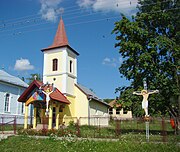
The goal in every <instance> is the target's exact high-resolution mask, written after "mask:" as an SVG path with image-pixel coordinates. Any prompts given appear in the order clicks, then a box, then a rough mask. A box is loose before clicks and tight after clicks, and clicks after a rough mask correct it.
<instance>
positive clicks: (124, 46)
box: [112, 0, 180, 117]
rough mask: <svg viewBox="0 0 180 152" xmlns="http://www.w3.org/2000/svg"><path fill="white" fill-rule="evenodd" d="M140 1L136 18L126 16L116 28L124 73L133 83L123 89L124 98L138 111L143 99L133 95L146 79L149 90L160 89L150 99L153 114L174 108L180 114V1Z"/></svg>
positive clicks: (116, 45) (117, 44) (176, 114)
mask: <svg viewBox="0 0 180 152" xmlns="http://www.w3.org/2000/svg"><path fill="white" fill-rule="evenodd" d="M139 4H140V5H139V12H138V13H137V15H136V16H135V17H132V20H130V19H128V18H127V17H125V16H124V15H122V19H121V20H120V21H117V22H116V23H115V27H114V30H113V31H112V33H114V34H116V40H117V43H116V44H115V47H118V48H119V53H120V55H121V56H122V58H123V59H124V61H123V63H122V64H121V66H120V68H119V71H120V74H121V76H124V77H125V78H126V79H127V80H130V81H131V82H132V83H131V86H130V87H128V88H124V89H122V88H120V89H119V91H120V92H121V93H120V95H121V99H122V101H123V103H124V104H125V106H126V105H128V106H129V107H130V108H131V109H133V112H135V111H136V113H137V110H138V109H139V108H138V106H137V105H136V103H134V102H137V100H138V101H141V100H142V99H141V98H139V99H138V97H132V96H131V93H132V92H133V91H137V90H140V89H141V86H143V84H142V82H143V79H144V78H146V79H147V83H148V89H151V90H154V89H158V90H160V94H159V95H157V94H156V95H151V96H150V98H149V101H150V104H149V105H150V106H149V107H150V108H149V109H150V113H151V114H160V115H165V114H167V112H169V111H170V112H171V114H173V115H174V116H175V117H177V116H178V96H179V95H180V85H179V84H180V39H179V38H180V26H179V25H180V20H179V18H180V13H179V9H178V8H179V6H180V1H176V0H175V1H171V0H170V1H163V2H162V1H161V0H153V1H151V0H143V1H141V0H139ZM122 91H125V92H124V93H123V92H122ZM132 102H133V103H132ZM179 102H180V101H179ZM138 104H139V103H138ZM136 113H135V114H136ZM137 115H139V114H137Z"/></svg>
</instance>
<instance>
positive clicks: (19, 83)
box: [0, 70, 28, 88]
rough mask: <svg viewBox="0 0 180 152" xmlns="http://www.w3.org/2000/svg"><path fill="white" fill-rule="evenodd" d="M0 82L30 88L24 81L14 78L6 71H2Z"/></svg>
mask: <svg viewBox="0 0 180 152" xmlns="http://www.w3.org/2000/svg"><path fill="white" fill-rule="evenodd" d="M0 81H2V82H5V83H10V84H13V85H17V86H21V87H25V88H27V87H28V84H27V83H25V82H24V81H22V80H21V79H20V78H18V77H15V76H12V75H10V74H8V73H7V72H5V71H4V70H0Z"/></svg>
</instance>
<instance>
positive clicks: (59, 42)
mask: <svg viewBox="0 0 180 152" xmlns="http://www.w3.org/2000/svg"><path fill="white" fill-rule="evenodd" d="M61 47H68V48H69V49H70V50H71V51H72V52H73V53H75V54H76V55H79V53H78V52H76V51H75V50H74V49H72V48H71V47H70V46H69V43H68V38H67V36H66V31H65V27H64V22H63V19H62V18H61V19H60V22H59V25H58V28H57V31H56V35H55V37H54V41H53V44H52V45H51V46H49V47H48V48H44V49H42V51H47V50H51V49H55V48H61Z"/></svg>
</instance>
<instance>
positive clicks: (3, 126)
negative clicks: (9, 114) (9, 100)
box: [2, 116, 4, 134]
mask: <svg viewBox="0 0 180 152" xmlns="http://www.w3.org/2000/svg"><path fill="white" fill-rule="evenodd" d="M2 134H4V117H3V116H2Z"/></svg>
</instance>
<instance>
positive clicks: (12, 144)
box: [0, 136, 180, 152]
mask: <svg viewBox="0 0 180 152" xmlns="http://www.w3.org/2000/svg"><path fill="white" fill-rule="evenodd" d="M179 148H180V147H179V146H178V145H175V144H173V143H168V144H162V143H143V142H140V141H138V140H133V141H128V140H126V138H124V139H123V140H119V141H90V140H77V139H75V138H71V137H69V138H65V139H63V140H57V138H56V137H50V138H47V139H37V138H30V137H27V136H12V137H9V138H8V139H5V140H2V141H0V151H1V152H8V151H11V152H16V151H18V152H24V151H28V152H32V151H33V152H36V151H38V152H39V151H43V152H46V151H47V152H51V151H52V152H59V151H62V152H65V151H66V152H121V151H126V152H132V151H133V152H169V151H171V152H178V151H179V150H180V149H179Z"/></svg>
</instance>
